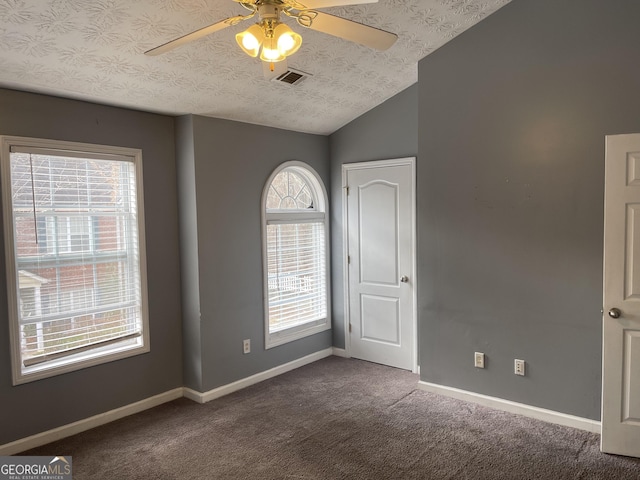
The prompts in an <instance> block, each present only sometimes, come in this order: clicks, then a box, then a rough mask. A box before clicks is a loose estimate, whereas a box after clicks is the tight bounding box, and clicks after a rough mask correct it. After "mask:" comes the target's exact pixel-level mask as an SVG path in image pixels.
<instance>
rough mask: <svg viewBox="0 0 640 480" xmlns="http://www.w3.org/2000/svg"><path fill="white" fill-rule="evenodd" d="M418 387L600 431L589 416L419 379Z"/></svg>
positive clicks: (549, 420) (534, 416) (537, 417)
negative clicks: (579, 415)
mask: <svg viewBox="0 0 640 480" xmlns="http://www.w3.org/2000/svg"><path fill="white" fill-rule="evenodd" d="M418 388H419V389H420V390H424V391H426V392H431V393H438V394H440V395H444V396H446V397H453V398H457V399H459V400H465V401H467V402H471V403H477V404H479V405H482V406H484V407H491V408H495V409H496V410H503V411H505V412H509V413H515V414H518V415H523V416H525V417H530V418H535V419H538V420H543V421H545V422H549V423H555V424H557V425H563V426H565V427H572V428H578V429H580V430H586V431H588V432H593V433H600V428H601V424H600V422H599V421H597V420H591V419H589V418H582V417H576V416H574V415H568V414H566V413H560V412H556V411H553V410H547V409H545V408H539V407H533V406H531V405H527V404H524V403H517V402H512V401H511V400H504V399H502V398H497V397H490V396H488V395H482V394H480V393H475V392H469V391H467V390H461V389H459V388H454V387H447V386H444V385H438V384H435V383H428V382H423V381H419V382H418Z"/></svg>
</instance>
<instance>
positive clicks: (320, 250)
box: [262, 162, 331, 348]
mask: <svg viewBox="0 0 640 480" xmlns="http://www.w3.org/2000/svg"><path fill="white" fill-rule="evenodd" d="M326 206H327V199H326V192H325V189H324V186H323V185H322V181H321V180H320V177H318V175H317V173H315V172H314V171H313V170H312V169H311V168H310V167H308V166H306V165H305V164H303V163H300V162H287V163H285V164H283V165H281V166H280V167H279V168H278V169H276V171H275V172H273V174H272V175H271V177H270V178H269V180H268V181H267V184H266V186H265V189H264V192H263V195H262V207H263V238H264V263H265V265H264V271H265V309H266V325H265V336H266V341H265V345H266V347H267V348H270V347H274V346H276V345H281V344H283V343H285V342H289V341H291V340H295V339H297V338H302V337H305V336H307V335H312V334H314V333H318V332H321V331H323V330H327V329H329V328H331V325H330V322H329V316H328V312H329V288H328V257H329V255H328V230H329V229H328V218H327V212H326Z"/></svg>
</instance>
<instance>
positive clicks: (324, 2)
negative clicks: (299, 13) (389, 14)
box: [294, 0, 378, 10]
mask: <svg viewBox="0 0 640 480" xmlns="http://www.w3.org/2000/svg"><path fill="white" fill-rule="evenodd" d="M295 3H297V4H298V5H300V6H304V8H303V9H302V10H307V9H310V8H327V7H344V6H346V5H362V4H364V3H378V0H299V1H298V0H296V2H295ZM294 8H295V7H294ZM296 10H301V9H300V8H296Z"/></svg>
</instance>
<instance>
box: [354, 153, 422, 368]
mask: <svg viewBox="0 0 640 480" xmlns="http://www.w3.org/2000/svg"><path fill="white" fill-rule="evenodd" d="M404 165H409V166H410V167H411V187H412V188H411V206H412V209H411V210H412V211H411V250H412V254H413V265H412V266H411V273H410V274H411V278H412V281H411V283H412V287H413V291H412V299H411V310H412V322H411V338H412V342H411V343H412V345H411V350H412V362H411V363H412V365H413V366H412V371H413V373H419V366H418V295H417V292H418V288H417V286H418V282H417V276H416V272H417V258H416V245H417V243H416V157H403V158H395V159H390V160H374V161H369V162H357V163H345V164H343V165H342V225H343V228H342V265H343V269H342V274H343V282H344V325H343V328H344V347H345V352H346V356H347V357H351V336H350V335H349V324H350V320H351V318H350V316H351V313H350V311H351V308H350V295H349V293H350V287H349V285H350V284H349V268H348V265H349V262H348V258H347V257H348V255H349V215H348V208H347V186H348V185H347V174H348V173H349V172H350V171H353V170H364V169H371V168H380V167H399V166H404Z"/></svg>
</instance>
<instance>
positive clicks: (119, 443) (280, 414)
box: [24, 357, 640, 480]
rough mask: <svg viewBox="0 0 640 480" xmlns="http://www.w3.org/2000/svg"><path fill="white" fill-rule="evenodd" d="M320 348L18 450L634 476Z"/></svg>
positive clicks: (190, 464) (159, 468) (593, 444)
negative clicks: (206, 396)
mask: <svg viewBox="0 0 640 480" xmlns="http://www.w3.org/2000/svg"><path fill="white" fill-rule="evenodd" d="M417 381H418V377H417V376H416V375H414V374H411V373H410V372H405V371H402V370H397V369H394V368H389V367H384V366H381V365H376V364H372V363H368V362H363V361H359V360H354V359H344V358H338V357H329V358H326V359H324V360H321V361H319V362H315V363H313V364H310V365H307V366H305V367H302V368H299V369H297V370H294V371H291V372H289V373H286V374H284V375H281V376H279V377H276V378H273V379H270V380H267V381H265V382H262V383H260V384H257V385H254V386H252V387H249V388H246V389H244V390H241V391H239V392H236V393H233V394H231V395H227V396H225V397H223V398H220V399H217V400H214V401H212V402H209V403H207V404H204V405H200V404H197V403H194V402H191V401H190V400H187V399H179V400H176V401H173V402H169V403H166V404H164V405H161V406H159V407H156V408H153V409H150V410H147V411H144V412H142V413H139V414H136V415H132V416H130V417H127V418H124V419H121V420H118V421H116V422H113V423H110V424H108V425H104V426H102V427H99V428H95V429H93V430H90V431H87V432H84V433H81V434H78V435H75V436H73V437H69V438H66V439H62V440H60V441H57V442H55V443H52V444H49V445H45V446H42V447H39V448H37V449H33V450H30V451H29V452H24V454H25V455H71V456H72V457H73V473H74V475H73V478H74V480H105V479H109V480H120V479H122V480H134V479H153V480H163V479H167V480H169V479H176V480H177V479H180V480H187V479H225V480H233V479H314V480H315V479H317V480H334V479H374V480H378V479H451V480H461V479H474V480H484V479H487V480H489V479H531V480H562V479H572V480H578V479H579V480H586V479H594V480H595V479H598V480H599V479H602V480H617V479H624V480H634V479H640V460H638V459H632V458H627V457H618V456H613V455H605V454H602V453H600V451H599V447H598V445H599V440H600V437H599V435H596V434H593V433H588V432H584V431H582V430H576V429H572V428H567V427H561V426H558V425H553V424H549V423H546V422H542V421H538V420H533V419H530V418H526V417H522V416H518V415H513V414H509V413H505V412H502V411H499V410H493V409H490V408H485V407H481V406H478V405H475V404H472V403H467V402H463V401H460V400H455V399H451V398H448V397H443V396H440V395H436V394H432V393H428V392H424V391H421V390H416V384H417Z"/></svg>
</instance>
